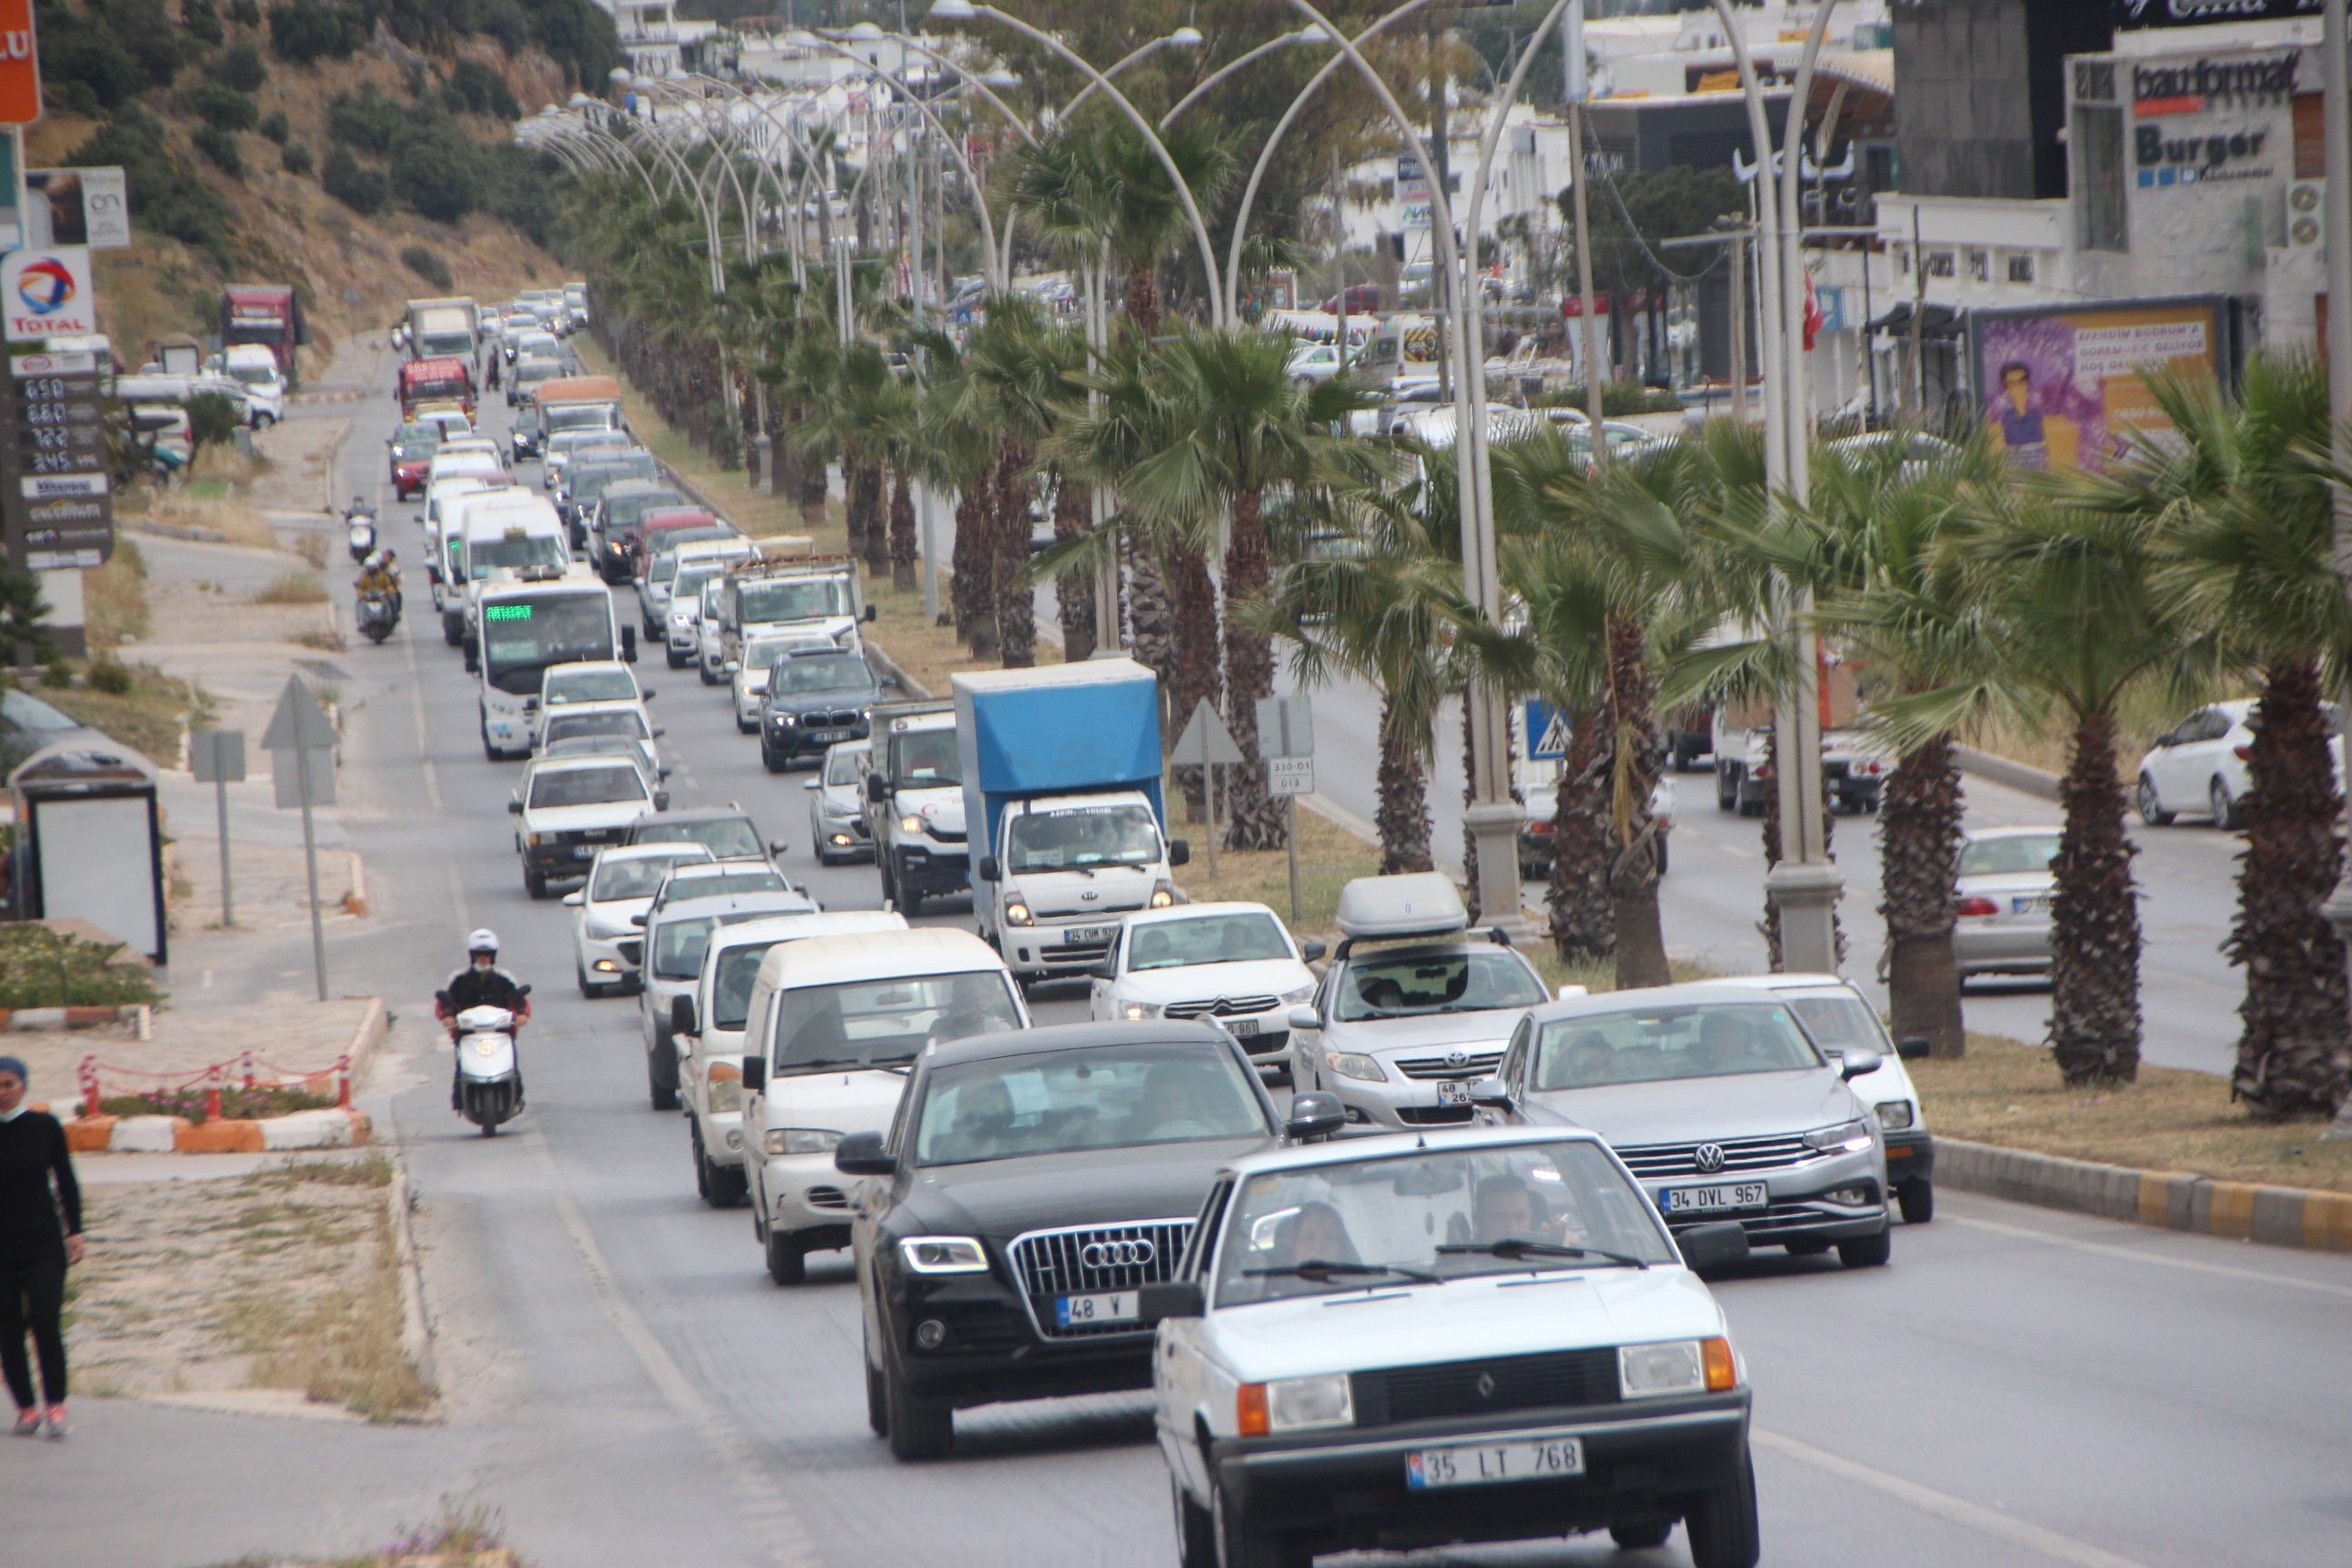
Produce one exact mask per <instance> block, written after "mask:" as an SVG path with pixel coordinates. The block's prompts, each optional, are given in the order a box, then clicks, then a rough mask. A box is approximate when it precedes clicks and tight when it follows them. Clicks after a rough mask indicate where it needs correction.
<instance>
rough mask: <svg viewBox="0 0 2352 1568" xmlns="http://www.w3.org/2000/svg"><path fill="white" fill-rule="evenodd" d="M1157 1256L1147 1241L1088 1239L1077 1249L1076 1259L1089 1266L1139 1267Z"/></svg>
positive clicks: (1157, 1249) (1155, 1249)
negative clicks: (1084, 1244) (1088, 1240)
mask: <svg viewBox="0 0 2352 1568" xmlns="http://www.w3.org/2000/svg"><path fill="white" fill-rule="evenodd" d="M1159 1256H1160V1249H1159V1248H1158V1247H1154V1246H1152V1245H1151V1243H1150V1242H1148V1241H1090V1242H1088V1243H1087V1244H1086V1246H1084V1247H1080V1248H1079V1249H1078V1261H1079V1262H1080V1263H1083V1264H1085V1265H1086V1266H1087V1268H1141V1267H1142V1266H1143V1265H1144V1264H1147V1263H1149V1262H1150V1261H1151V1260H1152V1259H1153V1258H1157V1257H1159Z"/></svg>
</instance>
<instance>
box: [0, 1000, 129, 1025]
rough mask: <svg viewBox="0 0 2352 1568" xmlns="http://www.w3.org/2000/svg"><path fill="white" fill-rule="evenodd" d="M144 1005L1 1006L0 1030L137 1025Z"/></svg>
mask: <svg viewBox="0 0 2352 1568" xmlns="http://www.w3.org/2000/svg"><path fill="white" fill-rule="evenodd" d="M146 1010H147V1005H146V1004H144V1003H136V1002H134V1003H131V1004H129V1005H124V1006H121V1007H13V1008H11V1007H0V1029H92V1028H96V1027H97V1026H99V1025H100V1024H131V1023H136V1022H137V1021H138V1019H139V1015H140V1014H142V1013H143V1012H145V1011H146Z"/></svg>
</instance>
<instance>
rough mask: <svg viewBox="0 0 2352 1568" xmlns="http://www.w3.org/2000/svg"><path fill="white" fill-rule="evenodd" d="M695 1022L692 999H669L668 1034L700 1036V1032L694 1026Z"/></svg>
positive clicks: (675, 997) (676, 997)
mask: <svg viewBox="0 0 2352 1568" xmlns="http://www.w3.org/2000/svg"><path fill="white" fill-rule="evenodd" d="M695 1021H696V1020H695V1016H694V998H693V997H691V996H673V997H671V998H670V999H669V1032H670V1033H671V1034H673V1035H698V1034H700V1033H701V1032H702V1031H701V1030H699V1029H698V1028H696V1027H695Z"/></svg>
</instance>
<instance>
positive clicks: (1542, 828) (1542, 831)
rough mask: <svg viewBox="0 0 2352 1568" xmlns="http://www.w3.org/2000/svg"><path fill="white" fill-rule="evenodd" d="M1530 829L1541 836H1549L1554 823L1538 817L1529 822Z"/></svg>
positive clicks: (1529, 830) (1530, 831)
mask: <svg viewBox="0 0 2352 1568" xmlns="http://www.w3.org/2000/svg"><path fill="white" fill-rule="evenodd" d="M1551 831H1552V824H1550V823H1549V822H1547V821H1544V820H1543V819H1542V818H1540V817H1538V819H1536V820H1535V821H1533V822H1530V823H1528V832H1529V833H1532V834H1534V835H1536V836H1537V837H1539V838H1548V837H1550V836H1551Z"/></svg>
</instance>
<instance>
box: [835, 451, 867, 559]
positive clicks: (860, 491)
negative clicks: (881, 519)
mask: <svg viewBox="0 0 2352 1568" xmlns="http://www.w3.org/2000/svg"><path fill="white" fill-rule="evenodd" d="M866 477H867V469H866V463H865V461H864V459H863V458H861V457H860V456H859V455H858V451H857V443H856V442H855V441H844V442H843V443H842V444H841V487H842V489H843V491H844V492H845V493H844V496H843V504H842V518H843V522H844V525H845V527H846V529H847V531H848V534H849V552H850V553H851V554H852V555H863V554H865V553H866V523H867V520H868V519H869V518H871V517H872V516H873V512H874V496H873V492H872V491H870V490H869V489H867V488H866Z"/></svg>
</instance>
